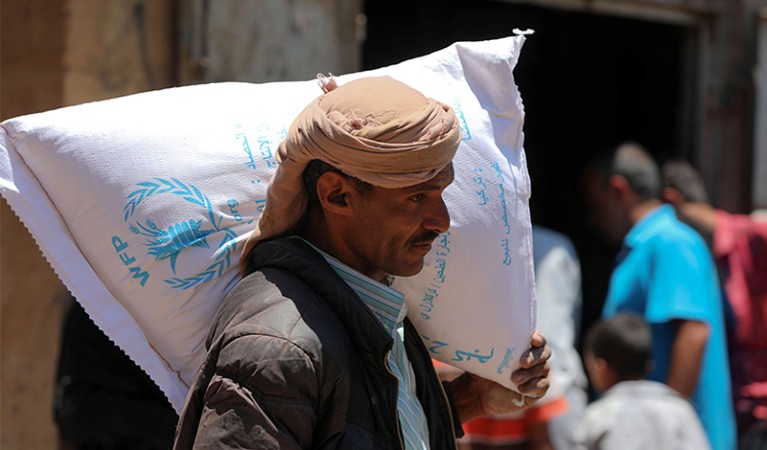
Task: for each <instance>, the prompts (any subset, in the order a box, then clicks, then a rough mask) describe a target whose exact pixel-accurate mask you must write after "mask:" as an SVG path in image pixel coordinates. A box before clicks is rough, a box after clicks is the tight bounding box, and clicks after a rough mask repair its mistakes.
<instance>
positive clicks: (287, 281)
mask: <svg viewBox="0 0 767 450" xmlns="http://www.w3.org/2000/svg"><path fill="white" fill-rule="evenodd" d="M321 85H322V87H323V90H324V91H325V93H324V94H323V95H321V96H320V97H318V98H317V99H315V100H314V101H313V102H311V103H310V104H309V105H308V106H307V107H306V109H304V111H302V112H301V113H300V114H299V116H298V117H297V118H296V120H295V121H294V122H293V124H292V125H291V127H290V130H289V132H288V136H287V138H286V139H285V140H284V141H283V142H282V143H281V144H280V146H279V150H278V160H279V162H280V166H279V168H278V169H277V171H276V173H275V175H274V177H273V179H272V181H271V183H270V185H269V189H268V192H267V202H266V207H265V209H264V211H263V214H262V216H261V217H260V219H259V223H258V226H257V227H256V230H255V231H254V232H253V233H252V235H251V237H250V238H249V240H248V242H247V243H246V245H245V249H244V252H243V258H242V261H241V267H242V270H243V276H244V278H243V279H242V280H241V281H240V282H239V283H238V284H237V286H235V288H234V289H233V290H232V291H231V292H230V293H229V295H228V296H227V298H226V299H225V300H224V302H223V304H222V306H221V308H220V309H219V311H218V313H217V314H216V317H215V318H214V320H213V323H212V326H211V329H210V333H209V335H208V339H207V342H206V346H207V347H208V349H209V352H208V356H207V358H206V361H205V362H204V363H203V365H202V367H201V369H200V371H199V372H198V375H197V378H196V380H195V382H194V384H193V385H192V387H191V390H190V393H189V395H188V397H187V400H186V405H185V407H184V410H183V412H182V414H181V419H180V422H179V426H178V429H177V435H176V443H175V448H176V449H187V448H219V449H220V448H280V449H292V448H342V449H344V448H349V449H351V448H353V449H365V448H392V449H394V448H406V449H416V448H417V449H424V448H431V449H440V450H441V449H450V448H455V438H456V436H458V435H460V434H462V430H461V426H460V423H461V422H466V421H468V420H471V419H473V418H476V417H480V416H483V415H488V414H500V413H508V412H513V411H518V410H522V409H524V408H526V407H528V406H529V405H531V404H533V403H535V401H536V400H537V399H538V398H540V397H541V396H543V395H544V394H545V393H546V391H547V389H548V386H549V380H548V365H547V363H546V361H547V360H548V359H549V357H550V355H551V351H550V349H549V348H548V346H547V345H546V342H545V339H544V338H543V336H541V335H540V334H538V333H535V334H533V336H532V339H531V348H530V349H529V350H528V351H527V352H525V353H523V354H522V356H521V368H520V369H518V370H517V371H515V372H514V373H513V374H512V381H514V383H516V384H517V386H518V389H519V391H520V392H521V394H520V393H517V392H514V391H512V390H509V389H506V388H504V387H502V386H500V385H499V384H497V383H494V382H492V381H488V380H485V379H482V378H480V377H478V376H476V375H472V374H468V373H467V374H465V375H463V376H461V377H459V378H458V379H456V380H454V381H452V382H450V383H447V382H446V383H444V384H441V383H440V382H439V380H438V378H437V376H436V374H435V372H434V369H433V367H432V365H431V359H430V355H429V353H428V351H427V349H426V348H425V347H424V345H423V343H422V341H421V339H420V337H419V334H418V332H417V331H416V329H415V327H414V326H413V325H412V323H411V322H410V321H409V320H408V319H407V318H406V313H407V308H406V306H405V303H404V298H403V295H402V294H401V293H399V292H398V291H396V290H394V289H392V288H391V287H390V285H391V279H392V277H393V276H412V275H415V274H417V273H418V272H420V271H421V269H422V267H423V263H424V262H423V261H424V257H425V256H426V255H427V254H428V253H429V251H430V250H431V243H432V242H433V241H434V240H435V239H436V238H437V236H439V234H440V233H443V232H445V231H447V230H448V228H449V226H450V216H449V214H448V211H447V208H446V205H445V202H444V201H443V199H442V193H443V191H444V190H445V188H447V186H448V185H450V183H451V182H452V181H453V165H452V159H453V156H454V154H455V152H456V150H457V149H458V145H459V142H460V139H461V136H460V130H459V126H458V120H457V118H456V116H455V114H454V112H453V110H452V109H451V108H450V107H449V106H446V105H444V104H442V103H439V102H437V101H435V100H432V99H429V98H426V97H424V96H423V95H422V94H421V93H420V92H418V91H416V90H414V89H412V88H410V87H409V86H407V85H405V84H403V83H400V82H398V81H396V80H394V79H392V78H389V77H372V78H361V79H358V80H355V81H351V82H349V83H347V84H345V85H343V86H340V87H336V85H335V82H334V81H333V80H332V79H330V80H328V79H324V80H321ZM467 301H471V300H470V299H467Z"/></svg>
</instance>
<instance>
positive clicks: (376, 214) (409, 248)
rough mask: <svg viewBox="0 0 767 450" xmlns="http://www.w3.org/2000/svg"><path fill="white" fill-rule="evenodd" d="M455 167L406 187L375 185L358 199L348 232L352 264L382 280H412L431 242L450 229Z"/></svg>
mask: <svg viewBox="0 0 767 450" xmlns="http://www.w3.org/2000/svg"><path fill="white" fill-rule="evenodd" d="M453 175H454V174H453V165H452V163H451V164H448V166H447V167H445V168H444V169H442V171H441V172H439V174H437V175H436V176H435V177H434V178H432V179H431V180H429V181H426V182H424V183H420V184H417V185H415V186H410V187H406V188H396V189H385V188H381V187H373V188H372V189H371V190H369V191H366V192H364V193H357V194H355V195H354V199H353V200H352V199H350V201H352V203H351V204H352V205H353V207H354V208H355V211H354V220H352V221H350V223H349V224H348V225H349V226H348V227H347V228H346V230H345V232H346V233H347V238H346V239H345V241H346V242H347V245H348V250H349V253H350V255H349V256H350V258H351V261H346V263H347V264H349V265H350V266H352V267H354V268H355V269H357V270H359V271H360V272H362V273H364V274H365V275H367V276H369V277H371V278H373V279H376V280H380V279H382V278H383V277H384V276H385V275H387V274H389V275H398V276H412V275H416V274H417V273H418V272H420V271H421V269H422V268H423V259H424V257H425V256H426V254H427V253H429V251H430V250H431V243H432V241H433V240H434V239H436V238H437V236H439V234H440V233H443V232H445V231H447V229H448V228H449V227H450V215H449V214H448V211H447V206H446V205H445V202H444V201H443V200H442V193H443V192H444V190H445V188H447V186H448V185H450V183H452V182H453Z"/></svg>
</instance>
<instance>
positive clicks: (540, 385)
mask: <svg viewBox="0 0 767 450" xmlns="http://www.w3.org/2000/svg"><path fill="white" fill-rule="evenodd" d="M549 385H550V383H549V380H548V379H547V378H533V379H531V380H529V381H528V382H526V383H523V384H520V385H518V386H517V389H519V392H521V393H522V394H524V395H525V396H526V397H532V398H533V399H534V401H535V400H537V399H539V398H541V397H543V396H544V395H545V394H546V392H548V390H549Z"/></svg>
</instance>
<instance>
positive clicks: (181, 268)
mask: <svg viewBox="0 0 767 450" xmlns="http://www.w3.org/2000/svg"><path fill="white" fill-rule="evenodd" d="M523 42H524V36H516V37H509V38H504V39H499V40H494V41H485V42H472V43H457V44H453V45H452V46H450V47H448V48H446V49H444V50H441V51H438V52H435V53H433V54H430V55H427V56H425V57H421V58H417V59H413V60H408V61H405V62H403V63H400V64H397V65H394V66H390V67H386V68H383V69H378V70H375V71H370V72H363V73H356V74H351V75H346V76H341V77H338V82H339V83H340V84H343V83H344V82H346V81H348V80H351V79H353V78H356V77H360V76H363V75H373V74H375V75H382V74H388V75H391V76H392V77H394V78H396V79H399V80H401V81H403V82H405V83H407V84H409V85H411V86H413V87H414V88H416V89H418V90H420V91H422V92H423V93H424V94H425V95H426V96H429V97H433V98H435V99H437V100H440V101H442V102H445V103H448V104H450V105H452V106H453V107H454V108H455V110H456V112H457V114H458V116H459V119H460V121H461V128H462V131H463V141H462V144H461V147H460V148H459V150H458V153H457V156H456V159H455V170H456V176H455V182H454V183H453V185H452V186H450V187H449V188H448V190H447V191H446V192H445V200H446V202H447V205H448V208H449V210H450V213H451V217H452V224H451V229H450V230H449V231H448V232H447V233H445V234H444V235H442V236H441V237H440V238H439V239H438V241H437V243H436V245H434V248H433V250H432V252H431V253H430V254H429V255H428V256H427V257H426V266H425V268H424V270H423V272H422V273H421V274H420V275H418V276H416V277H412V278H402V279H398V280H397V282H396V287H397V288H398V289H400V290H402V291H404V292H405V293H406V296H407V301H408V305H409V311H410V312H409V316H410V317H411V319H412V320H414V321H415V323H416V326H417V327H418V329H419V330H420V332H421V333H422V335H423V337H424V341H425V343H426V344H427V346H428V347H429V348H430V349H431V351H432V354H433V356H434V357H435V358H436V359H439V360H441V361H444V362H446V363H449V364H452V365H454V366H457V367H459V368H462V369H465V370H468V371H471V372H474V373H477V374H479V375H482V376H484V377H486V378H490V379H493V380H495V381H498V382H499V383H502V384H504V385H506V386H508V387H513V385H512V383H511V382H510V380H509V378H510V375H511V371H512V370H513V369H515V368H516V367H518V359H519V354H520V352H521V351H523V350H524V349H525V348H526V347H527V346H528V342H529V337H530V334H531V332H532V330H533V328H534V321H535V318H534V304H533V302H534V294H533V290H534V288H533V275H532V273H533V271H532V258H531V253H532V252H531V237H530V236H531V231H530V219H529V211H528V206H527V200H528V197H529V194H530V182H529V178H528V175H527V168H526V163H525V157H524V153H523V148H522V138H523V135H522V122H523V109H522V102H521V99H520V96H519V92H518V90H517V87H516V85H515V83H514V79H513V76H512V70H513V68H514V65H515V64H516V61H517V58H518V56H519V52H520V50H521V47H522V44H523ZM320 93H321V91H320V89H319V87H318V86H317V83H316V81H314V80H311V81H303V82H284V83H267V84H248V83H214V84H208V85H201V86H186V87H180V88H172V89H166V90H161V91H154V92H147V93H142V94H136V95H131V96H127V97H122V98H117V99H111V100H106V101H101V102H95V103H89V104H83V105H78V106H73V107H68V108H62V109H58V110H54V111H48V112H44V113H40V114H34V115H29V116H24V117H19V118H15V119H10V120H7V121H5V122H3V129H2V133H0V192H1V193H2V195H3V197H5V198H6V200H7V201H8V203H9V204H10V205H11V207H12V208H13V210H14V211H15V212H16V213H17V214H18V215H19V217H20V218H21V220H22V221H23V223H24V224H25V225H26V226H27V228H28V229H29V230H30V232H31V233H32V235H33V236H34V238H35V239H36V240H37V243H38V245H39V246H40V248H41V249H42V251H43V254H44V255H45V257H46V258H47V259H48V261H49V262H50V264H51V266H53V268H54V270H55V271H56V273H57V274H58V276H59V277H60V278H61V279H62V281H63V282H64V284H65V285H66V286H67V288H68V289H69V290H70V291H71V292H72V294H73V295H74V296H75V297H76V298H77V300H78V301H79V302H80V303H81V304H82V305H83V307H84V308H85V310H86V311H87V312H88V314H89V315H90V316H91V317H92V318H93V320H94V322H95V323H96V324H97V325H98V326H99V327H100V328H101V329H102V330H104V332H105V333H106V334H107V335H108V336H109V337H110V338H111V339H112V340H114V342H115V343H116V344H117V345H119V346H120V347H121V348H122V349H123V350H124V351H125V352H126V353H127V354H128V356H130V357H131V358H132V359H133V360H134V361H136V362H137V363H138V364H139V365H140V366H141V367H142V368H143V369H144V370H146V372H147V373H148V374H149V375H150V376H151V378H152V379H153V380H154V381H155V382H156V383H157V384H158V385H159V386H160V388H161V389H162V390H163V392H165V394H166V395H167V396H168V398H169V399H170V401H171V403H172V404H173V406H174V407H175V408H176V409H177V410H180V408H181V407H182V405H183V402H184V398H185V396H186V393H187V391H188V386H189V385H190V383H191V382H192V380H193V378H194V376H195V372H196V370H197V368H198V366H199V365H200V363H201V362H202V360H203V359H204V356H205V348H204V340H205V337H206V335H207V332H208V327H209V325H210V321H211V319H212V317H213V314H214V313H215V311H216V309H217V308H218V306H219V304H220V302H221V301H222V300H223V298H224V296H225V295H226V293H227V292H228V291H229V289H231V288H232V286H233V285H234V284H235V283H236V282H237V280H238V275H237V265H238V259H239V251H240V248H241V247H238V248H235V247H236V245H237V244H241V243H243V242H244V240H245V239H246V238H247V235H248V233H249V232H250V231H251V230H252V229H253V227H254V224H255V223H256V221H257V218H258V215H259V213H260V210H261V208H262V207H263V203H264V201H265V200H264V199H265V198H266V185H267V183H268V180H269V179H270V177H271V174H272V173H273V170H274V168H275V164H276V162H275V159H274V153H275V149H276V147H277V144H278V143H279V142H280V140H281V139H282V138H283V137H284V136H285V134H286V128H287V127H288V126H289V124H290V123H291V122H292V120H293V118H294V117H295V116H296V115H297V114H298V112H299V111H300V110H301V109H303V108H304V106H305V105H306V104H307V103H309V101H311V100H312V99H313V98H315V97H316V96H318V95H319V94H320Z"/></svg>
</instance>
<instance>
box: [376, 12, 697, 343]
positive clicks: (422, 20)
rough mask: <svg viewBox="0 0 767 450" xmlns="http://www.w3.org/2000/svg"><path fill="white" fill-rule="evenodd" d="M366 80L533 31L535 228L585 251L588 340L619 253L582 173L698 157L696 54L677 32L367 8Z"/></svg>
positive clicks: (612, 23)
mask: <svg viewBox="0 0 767 450" xmlns="http://www.w3.org/2000/svg"><path fill="white" fill-rule="evenodd" d="M365 12H366V14H367V17H368V36H367V41H366V42H365V44H364V46H363V64H364V68H365V69H370V68H376V67H380V66H384V65H388V64H393V63H397V62H400V61H402V60H404V59H408V58H411V57H415V56H420V55H423V54H426V53H429V52H432V51H435V50H438V49H440V48H443V47H446V46H448V45H450V44H451V43H453V42H455V41H473V40H484V39H493V38H499V37H503V36H508V35H511V34H513V29H514V28H520V29H526V28H531V29H534V30H535V31H536V33H535V34H534V35H532V36H529V37H528V39H527V42H526V43H525V47H524V49H523V51H522V54H521V56H520V59H519V62H518V64H517V67H516V70H515V78H516V81H517V85H518V86H519V88H520V91H521V93H522V97H523V101H524V105H525V127H524V130H525V152H526V155H527V160H528V169H529V171H530V176H531V179H532V187H533V199H532V202H531V209H532V212H533V219H534V221H535V222H537V223H539V224H541V225H544V226H547V227H549V228H553V229H555V230H558V231H560V232H563V233H564V234H566V235H567V236H569V237H570V238H571V239H572V240H573V241H574V242H575V244H576V247H577V248H578V251H579V255H580V257H581V265H582V272H583V286H584V305H583V317H582V328H583V329H585V328H586V327H587V326H588V325H590V324H591V322H592V321H593V320H595V319H596V318H597V317H598V316H599V314H600V311H601V307H602V301H603V298H604V295H605V292H606V287H607V279H608V276H609V272H610V270H611V267H612V258H613V249H610V248H609V247H607V246H606V245H605V244H604V243H602V242H601V241H600V240H599V238H597V235H596V234H595V233H594V232H593V231H592V230H590V229H589V228H588V226H587V225H586V223H585V214H584V207H583V203H582V199H581V197H580V173H581V170H582V168H583V166H584V165H585V163H586V161H587V160H588V159H589V157H590V156H592V155H593V154H594V153H595V152H596V151H598V150H600V149H601V148H603V147H606V146H610V145H614V144H617V143H618V142H620V141H623V140H635V141H638V142H640V143H642V144H643V145H645V146H646V147H647V148H648V149H649V150H650V151H651V152H652V153H653V154H654V155H655V156H656V157H657V158H658V159H659V160H663V159H664V158H666V157H668V156H681V155H690V154H692V151H691V150H692V149H690V148H685V147H686V146H689V145H691V144H690V143H691V142H693V139H692V138H691V137H692V135H693V120H692V118H693V117H694V114H693V112H692V111H693V105H690V104H689V103H690V100H685V99H690V98H694V96H693V95H690V93H691V92H694V89H695V87H694V82H692V81H691V80H688V79H687V78H688V74H687V72H688V71H686V68H687V67H690V64H689V62H687V61H688V59H687V55H689V50H688V48H687V47H685V45H686V44H685V43H686V42H689V41H690V40H689V39H688V38H689V37H690V35H691V33H693V31H691V30H689V29H686V28H683V27H678V26H672V25H667V24H660V23H653V22H649V21H639V20H631V19H626V18H618V17H612V16H605V15H593V14H585V13H577V12H570V11H564V10H557V9H547V8H541V7H532V6H524V5H520V4H518V3H513V4H512V3H507V2H499V1H478V0H474V1H468V0H466V1H457V0H439V1H438V0H420V1H419V0H389V1H386V2H377V1H371V0H369V1H367V2H366V6H365Z"/></svg>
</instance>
